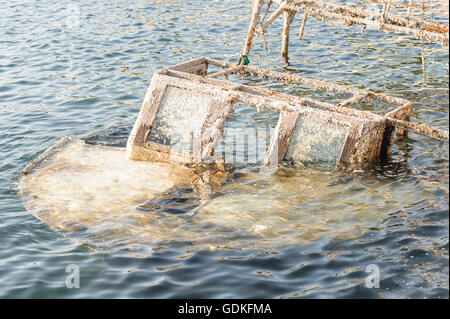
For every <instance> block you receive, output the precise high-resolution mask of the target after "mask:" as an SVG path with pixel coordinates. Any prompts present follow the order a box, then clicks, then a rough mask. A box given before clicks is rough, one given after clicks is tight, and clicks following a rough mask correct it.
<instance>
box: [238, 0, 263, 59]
mask: <svg viewBox="0 0 450 319" xmlns="http://www.w3.org/2000/svg"><path fill="white" fill-rule="evenodd" d="M263 4H264V0H255V3H254V5H253V12H252V19H251V21H250V27H249V28H248V33H247V40H246V41H245V46H244V50H242V54H243V55H246V56H247V57H248V55H249V54H250V49H251V46H252V41H253V36H254V35H255V30H256V24H257V23H258V21H259V15H260V13H261V8H262V6H263Z"/></svg>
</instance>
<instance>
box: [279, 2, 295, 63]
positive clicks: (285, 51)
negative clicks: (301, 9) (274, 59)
mask: <svg viewBox="0 0 450 319" xmlns="http://www.w3.org/2000/svg"><path fill="white" fill-rule="evenodd" d="M296 13H297V12H296V11H293V10H284V15H283V18H284V25H283V42H282V44H281V58H282V59H283V61H284V62H286V63H289V33H290V31H291V23H292V21H293V20H294V17H295V14H296Z"/></svg>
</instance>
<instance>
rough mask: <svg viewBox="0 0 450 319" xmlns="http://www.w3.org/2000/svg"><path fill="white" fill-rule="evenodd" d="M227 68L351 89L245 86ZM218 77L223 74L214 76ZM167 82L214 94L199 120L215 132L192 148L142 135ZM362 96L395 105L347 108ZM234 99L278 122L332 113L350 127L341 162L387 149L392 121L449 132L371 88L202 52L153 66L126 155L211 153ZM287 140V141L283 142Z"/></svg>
mask: <svg viewBox="0 0 450 319" xmlns="http://www.w3.org/2000/svg"><path fill="white" fill-rule="evenodd" d="M211 65H212V66H215V67H219V68H221V70H220V71H215V72H213V71H210V70H209V66H211ZM232 74H246V75H249V74H250V75H253V76H261V77H265V78H273V79H277V80H280V81H285V82H300V83H303V84H306V85H308V86H310V87H313V88H315V89H318V90H322V91H328V92H338V93H346V94H351V95H352V97H351V98H349V99H346V100H344V101H342V102H340V103H338V104H332V103H328V102H325V101H318V100H314V99H310V98H306V97H301V96H294V95H289V94H285V93H280V92H276V91H272V90H267V89H264V88H260V87H254V86H249V85H246V84H243V83H235V82H231V81H229V80H228V77H229V76H230V75H232ZM221 77H223V78H225V79H219V78H221ZM167 86H174V87H178V88H184V89H187V90H192V91H193V92H198V93H199V94H210V95H212V96H214V97H215V98H214V103H212V104H213V105H211V107H210V111H209V114H208V117H207V120H206V121H205V123H204V124H203V128H207V127H214V129H215V131H216V135H214V136H211V135H210V134H206V135H203V133H204V132H202V137H201V147H200V148H199V149H198V150H196V151H192V152H191V151H186V150H180V149H176V148H174V147H170V146H166V145H161V144H157V143H153V142H147V141H146V139H147V136H148V134H149V132H150V129H151V126H152V124H153V121H154V119H155V117H156V113H157V110H158V108H159V104H160V103H161V99H162V96H163V94H164V91H165V88H166V87H167ZM364 100H372V101H382V102H384V103H388V104H391V105H394V106H395V107H396V108H395V109H394V110H393V111H391V112H389V113H388V114H386V115H385V116H381V115H377V114H374V113H372V112H368V111H360V110H357V109H353V108H351V107H352V106H355V105H357V104H358V103H360V102H362V101H364ZM236 102H243V103H246V104H248V105H249V106H251V107H256V108H257V109H258V110H262V109H272V110H277V111H279V112H281V113H282V116H281V117H280V121H281V122H280V123H279V125H277V126H281V127H284V125H285V124H284V123H283V120H282V119H283V118H289V116H286V115H288V114H294V115H290V117H292V116H298V115H302V114H303V115H305V114H311V112H315V114H317V119H320V118H322V117H323V118H325V117H327V116H331V117H332V118H334V119H336V121H340V123H341V124H342V125H346V126H348V127H349V135H348V137H347V140H346V142H345V147H344V149H343V152H342V154H341V157H340V162H342V163H349V164H353V163H363V162H370V161H372V160H374V159H376V158H378V157H379V156H381V155H382V153H383V152H388V151H389V147H390V145H391V143H392V139H393V133H394V129H395V128H396V127H397V128H398V133H400V134H401V135H402V136H403V135H404V134H406V132H407V131H408V130H414V131H416V132H418V133H420V134H423V135H427V136H430V137H433V138H439V137H441V138H442V135H444V136H443V138H445V133H447V137H448V132H446V131H440V130H437V129H432V128H428V127H425V126H422V125H420V124H417V123H414V124H413V123H410V122H409V118H410V115H411V112H412V103H411V102H410V101H408V100H405V99H402V98H398V97H392V96H387V95H384V94H380V93H373V92H370V91H366V90H361V89H357V88H354V87H350V86H346V85H338V84H334V83H331V82H325V81H322V80H315V79H310V78H305V77H301V76H296V75H292V74H285V73H280V72H274V71H269V70H264V69H259V68H255V67H250V66H243V65H235V64H233V63H229V62H225V61H219V60H213V59H209V58H206V57H202V58H199V59H195V60H192V61H189V62H186V63H182V64H179V65H175V66H172V67H168V68H166V69H162V70H160V71H157V72H155V74H154V75H153V78H152V82H151V84H150V87H149V89H148V90H147V94H146V97H145V99H144V103H143V105H142V108H141V111H140V114H139V116H138V118H137V120H136V123H135V125H134V127H133V131H132V132H131V134H130V136H129V139H128V143H127V156H128V158H130V159H134V160H170V161H175V162H178V163H192V162H193V161H195V160H196V159H197V160H200V161H203V160H205V158H208V156H210V155H211V154H212V153H213V151H214V147H215V146H216V143H217V142H218V140H219V138H220V136H221V134H222V133H223V125H224V123H225V121H226V119H227V118H228V116H229V115H230V114H231V112H232V107H233V104H234V103H236ZM286 112H288V113H286ZM293 112H294V113H293ZM208 119H209V120H208ZM291 121H292V119H291ZM294 122H295V121H294ZM215 125H216V126H215ZM203 128H202V131H203ZM292 130H293V129H291V134H292ZM279 131H280V130H278V132H279ZM205 132H206V130H205ZM217 132H220V133H217ZM288 135H289V134H288ZM277 137H278V138H284V139H286V140H287V141H288V140H289V138H290V136H285V137H281V136H277ZM287 145H288V142H287V143H286V145H285V147H287ZM272 151H273V146H272ZM279 151H281V152H279V154H283V152H284V153H285V150H283V149H280V150H279ZM270 152H271V150H270V147H269V154H268V155H267V156H266V159H268V158H270V156H271V154H270ZM280 160H282V158H280ZM265 163H266V164H270V163H271V162H270V160H265Z"/></svg>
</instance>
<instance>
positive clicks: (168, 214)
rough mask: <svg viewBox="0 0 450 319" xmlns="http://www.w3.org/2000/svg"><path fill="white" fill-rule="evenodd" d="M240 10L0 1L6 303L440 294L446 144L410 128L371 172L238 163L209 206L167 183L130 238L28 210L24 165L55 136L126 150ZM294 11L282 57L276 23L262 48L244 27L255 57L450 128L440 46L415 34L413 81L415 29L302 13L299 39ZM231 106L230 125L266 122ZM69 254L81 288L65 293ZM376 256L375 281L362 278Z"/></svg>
mask: <svg viewBox="0 0 450 319" xmlns="http://www.w3.org/2000/svg"><path fill="white" fill-rule="evenodd" d="M75 3H77V4H78V6H71V5H73V4H75ZM78 9H79V15H77V10H78ZM250 11H251V10H250V5H249V1H237V0H236V1H138V0H136V1H123V0H111V1H108V2H100V3H97V2H92V1H78V2H71V1H66V2H61V3H58V4H55V3H54V2H53V1H46V0H44V1H31V0H30V1H27V0H24V1H11V2H6V1H0V42H1V45H0V124H1V125H0V136H1V139H0V154H1V155H0V156H1V157H0V207H1V211H0V214H1V217H0V243H1V246H0V247H1V249H0V282H1V284H0V297H3V298H15V297H32V298H42V297H86V298H92V297H121V298H127V297H151V298H173V297H179V298H184V297H193V298H194V297H200V298H202V297H203V298H236V297H241V298H248V297H251V298H291V297H307V298H325V297H331V298H346V297H347V298H366V297H368V298H408V297H409V298H448V296H449V294H448V279H449V278H448V272H449V267H448V266H449V265H448V245H449V244H448V243H449V241H448V227H449V225H448V176H449V175H448V171H449V170H448V169H449V167H448V151H449V148H448V142H438V141H434V140H430V139H427V138H424V137H422V136H419V135H416V134H410V135H409V138H407V139H406V140H403V141H398V142H396V143H395V144H394V145H393V147H392V152H391V155H390V157H389V159H388V160H387V161H386V162H385V163H382V164H380V165H379V166H377V167H375V168H374V169H373V170H371V171H369V172H354V173H353V174H343V173H339V172H335V171H329V170H328V171H323V170H315V169H302V170H298V171H292V170H286V171H279V172H278V173H276V174H269V175H268V174H260V173H258V171H257V170H256V169H255V167H253V166H251V165H240V166H238V169H237V171H236V172H235V173H234V174H233V176H232V179H231V180H230V182H228V183H227V184H226V186H225V187H223V189H221V190H219V192H218V193H216V194H215V196H214V197H213V198H211V199H209V200H205V199H204V198H200V197H199V196H198V194H196V193H195V192H191V191H190V190H189V189H187V188H183V187H179V188H176V189H173V190H172V191H170V192H169V193H166V194H162V195H160V196H159V197H158V198H157V199H156V200H154V201H149V202H140V203H136V207H137V206H139V207H137V208H136V209H137V211H138V212H139V216H140V218H141V217H142V218H144V219H145V223H143V224H140V228H139V229H140V231H141V232H144V233H145V234H148V235H149V236H150V235H151V240H143V241H142V240H141V241H139V242H138V243H136V241H135V238H134V237H133V235H132V234H130V233H132V232H131V231H130V229H128V230H129V231H121V230H120V229H118V230H117V231H115V232H104V233H103V232H99V231H98V229H97V232H96V233H95V229H94V231H92V230H90V231H91V232H93V233H95V234H96V237H89V236H84V235H83V234H80V232H75V234H68V233H65V232H58V231H55V227H52V226H53V225H50V226H49V225H47V224H46V223H44V222H43V221H41V220H40V219H38V218H36V217H35V216H33V215H32V214H31V213H30V212H28V211H27V210H26V209H25V207H24V204H23V203H22V201H21V199H20V198H19V194H18V187H19V181H20V179H21V175H20V171H21V169H22V168H23V167H25V166H26V165H27V164H28V163H29V162H30V161H31V160H32V159H33V158H35V157H36V156H37V155H39V154H40V153H42V152H43V151H44V150H45V149H46V148H48V147H50V146H51V145H53V144H54V143H55V142H56V141H57V140H59V139H60V138H62V137H66V136H76V137H78V138H81V139H84V140H85V141H86V143H88V144H97V145H106V146H118V147H124V146H125V143H126V139H127V137H128V134H129V132H130V131H131V128H132V125H133V124H134V121H135V119H136V116H137V114H138V112H139V108H140V105H141V103H142V100H143V98H144V94H145V91H146V89H147V87H148V85H149V81H150V79H151V76H152V74H153V72H154V71H155V70H157V69H160V68H163V67H166V66H168V65H173V64H176V63H179V62H182V61H186V60H189V59H192V58H196V57H200V56H209V57H212V58H217V59H222V60H228V61H236V60H237V54H238V53H239V52H240V50H241V47H242V45H243V42H244V37H245V35H246V33H247V27H248V22H249V19H250ZM300 21H301V19H300V18H299V17H297V18H296V20H294V28H293V34H294V36H292V41H291V46H290V58H291V59H290V62H291V65H290V66H288V67H286V66H285V64H284V63H282V62H281V58H280V54H279V47H280V40H279V32H280V30H281V25H280V23H279V22H278V23H275V24H274V25H273V26H272V27H271V28H270V30H269V33H268V34H267V35H266V38H267V40H268V45H269V51H265V50H264V48H263V44H262V41H261V39H260V38H256V40H255V42H254V46H253V49H252V52H251V55H250V60H251V63H252V65H257V66H261V67H265V68H269V69H272V70H277V71H283V72H292V73H295V74H300V75H304V76H308V77H313V78H318V79H327V80H330V81H333V82H338V83H344V84H349V85H353V86H357V87H362V88H367V89H371V90H373V91H376V92H383V93H385V94H388V95H393V96H399V97H404V98H407V99H409V100H411V101H413V102H414V114H413V118H412V120H413V121H417V122H423V123H427V124H428V125H431V126H434V127H439V128H442V129H446V130H448V106H449V103H448V101H449V100H448V49H443V48H441V47H440V46H439V45H434V44H426V45H425V53H426V55H427V56H426V71H427V82H426V83H424V82H423V77H422V64H421V59H420V56H421V50H420V41H419V40H417V39H413V38H411V37H408V36H403V35H400V36H398V35H396V36H394V35H392V34H385V33H380V32H376V31H366V32H365V34H364V35H362V34H361V32H360V30H359V29H357V28H353V29H343V28H339V27H334V26H327V25H324V24H320V23H317V22H314V21H309V22H308V25H307V28H306V31H305V35H304V37H303V40H302V41H298V40H297V39H295V34H296V32H297V30H298V28H299V26H300ZM277 85H278V86H277ZM271 88H273V89H278V90H283V91H288V92H289V93H294V94H295V93H296V94H301V93H302V92H303V93H308V94H310V95H312V96H315V93H313V92H305V91H303V89H302V88H296V87H295V86H290V85H287V86H282V85H279V84H276V83H275V84H272V85H271ZM317 97H321V98H323V99H325V98H327V99H328V100H330V101H332V100H333V99H334V97H333V96H327V95H326V94H318V95H317ZM367 108H368V109H370V110H373V111H374V112H380V113H383V112H384V111H387V110H386V109H383V106H378V107H376V106H371V105H368V106H367ZM237 110H238V112H236V113H237V114H235V115H233V117H232V118H231V120H230V123H229V125H230V127H234V128H241V129H243V130H245V129H248V130H250V129H253V128H254V127H259V126H261V127H267V125H269V127H273V126H274V125H275V124H276V121H277V116H276V114H275V113H273V112H265V113H258V112H256V110H253V109H248V108H245V106H239V107H238V108H237ZM239 145H240V144H239V141H238V148H239ZM111 160H113V159H111ZM68 178H70V176H68ZM71 178H75V177H73V176H72V177H71ZM103 186H104V185H103ZM89 187H92V189H95V187H94V186H93V184H90V185H89ZM122 191H123V189H121V190H120V192H122ZM109 192H110V193H108V194H114V193H111V190H110V191H109ZM120 192H119V194H120ZM98 194H99V195H100V194H101V193H100V192H99V193H98ZM50 195H51V194H50ZM73 196H74V200H77V201H78V200H81V197H77V194H76V193H74V194H73ZM96 203H97V204H98V202H96ZM55 204H59V203H55ZM105 205H106V204H105ZM100 210H101V209H100ZM100 213H102V212H100ZM100 230H101V228H100ZM108 231H111V229H108ZM144 238H147V237H144ZM69 264H77V265H78V266H79V267H80V273H81V283H80V285H81V287H80V288H79V289H68V288H66V286H65V280H66V275H67V273H66V266H67V265H69ZM371 264H375V265H377V266H378V267H379V269H380V271H381V281H380V288H378V289H369V288H366V287H365V286H364V284H363V283H364V281H365V279H366V277H367V276H368V273H367V272H366V267H367V266H368V265H371Z"/></svg>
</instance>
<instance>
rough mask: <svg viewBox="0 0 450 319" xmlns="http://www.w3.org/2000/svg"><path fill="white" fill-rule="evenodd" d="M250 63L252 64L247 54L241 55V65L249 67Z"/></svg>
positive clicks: (239, 62)
mask: <svg viewBox="0 0 450 319" xmlns="http://www.w3.org/2000/svg"><path fill="white" fill-rule="evenodd" d="M249 63H250V60H249V59H248V57H247V56H246V55H245V54H241V56H240V57H239V61H238V64H239V65H248V64H249Z"/></svg>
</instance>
